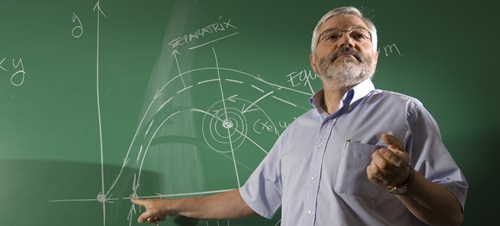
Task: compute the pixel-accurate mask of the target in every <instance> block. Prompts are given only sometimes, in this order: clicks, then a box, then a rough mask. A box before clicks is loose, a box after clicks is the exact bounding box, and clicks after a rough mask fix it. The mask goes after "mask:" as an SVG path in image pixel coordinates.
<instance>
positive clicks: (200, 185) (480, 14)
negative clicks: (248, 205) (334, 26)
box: [0, 0, 500, 226]
mask: <svg viewBox="0 0 500 226" xmlns="http://www.w3.org/2000/svg"><path fill="white" fill-rule="evenodd" d="M342 5H354V6H357V7H359V8H362V9H363V10H364V11H365V13H367V14H368V15H370V17H371V18H372V19H373V20H374V22H375V24H376V25H377V27H378V31H379V40H380V41H379V52H380V57H379V65H378V68H377V73H376V75H375V78H374V83H375V84H376V86H377V88H380V89H388V90H393V91H397V92H402V93H406V94H409V95H412V96H415V97H417V98H419V99H420V100H421V101H422V102H423V103H424V105H425V106H426V107H427V108H428V109H429V111H430V112H431V113H432V114H433V115H434V116H435V118H436V120H437V121H438V123H439V125H440V127H441V130H442V134H443V139H444V141H445V143H446V144H447V146H448V148H449V149H450V152H451V153H452V155H453V156H454V157H455V159H456V161H457V163H458V164H459V165H460V166H461V167H462V169H463V171H464V173H465V176H466V177H467V178H468V180H469V182H470V186H471V189H470V191H469V199H468V200H467V203H466V208H465V212H466V214H465V223H464V225H482V224H486V223H485V222H494V221H495V220H496V219H494V218H493V217H494V214H495V213H496V211H494V209H495V208H497V207H496V205H495V204H496V203H498V202H500V199H499V198H498V197H496V196H491V195H489V194H488V193H489V192H488V191H489V190H488V189H486V188H489V185H490V183H491V181H492V180H495V178H497V175H496V173H495V172H498V168H497V167H496V166H495V163H494V160H495V158H497V157H499V154H498V151H497V150H496V149H498V148H497V147H498V146H500V145H499V141H498V140H499V139H498V138H499V135H500V132H499V128H500V123H499V120H498V117H497V116H498V112H499V107H498V104H497V102H498V100H497V99H498V97H499V95H498V92H497V91H496V90H497V87H496V86H497V84H498V82H499V74H498V72H497V70H495V69H496V68H495V66H496V60H497V59H498V56H497V54H498V52H500V48H499V47H500V44H499V43H500V42H499V41H498V37H499V35H498V34H499V32H498V25H499V19H498V18H496V17H495V16H493V15H494V14H495V12H494V10H495V7H493V6H490V5H489V2H487V1H486V0H479V1H477V0H475V1H468V0H464V1H412V2H406V1H395V0H390V1H319V0H309V1H272V0H271V1H230V0H205V1H198V0H143V1H131V0H120V1H119V0H100V1H98V0H94V1H88V0H85V1H84V0H67V1H59V0H45V1H37V0H3V1H1V2H0V200H1V201H2V204H1V205H0V224H1V225H19V224H29V225H41V226H48V225H75V226H78V225H103V226H104V225H107V226H109V225H137V223H136V219H137V216H138V214H139V213H140V212H141V211H142V210H141V209H139V208H138V207H133V206H132V205H131V203H130V201H129V199H130V197H141V198H144V197H157V198H159V197H162V198H175V197H185V196H198V195H207V194H215V193H218V192H221V191H225V190H229V189H234V188H238V187H240V186H242V185H243V184H244V183H245V181H246V179H247V178H248V176H249V175H250V174H251V173H252V171H253V170H254V168H255V167H256V166H257V165H258V164H259V162H260V161H261V160H262V158H263V157H264V156H265V155H266V154H267V152H268V151H269V149H270V148H271V146H272V145H273V144H274V141H275V140H276V139H277V137H278V136H279V135H280V134H281V133H282V132H283V130H284V129H285V128H286V126H287V125H288V124H289V123H291V122H292V121H293V120H294V118H295V117H297V116H298V115H300V114H302V113H303V112H305V111H306V110H308V109H309V108H310V106H309V104H308V99H309V97H310V96H311V95H312V93H314V92H315V91H317V90H318V89H320V87H321V84H320V81H319V79H318V78H317V77H316V76H315V74H314V73H313V72H312V70H311V69H310V65H309V53H310V49H309V48H310V39H311V34H312V29H313V28H314V26H315V25H316V23H317V21H318V20H319V18H320V17H321V16H322V15H323V14H324V13H325V12H327V11H328V10H329V9H331V8H333V7H337V6H342ZM485 189H486V190H487V191H486V192H485V191H484V190H485ZM279 215H280V214H279V213H278V214H276V217H275V218H274V219H272V220H266V219H263V218H259V217H254V218H250V219H244V220H236V221H235V220H231V221H215V220H203V219H200V220H198V219H188V218H182V217H177V218H171V219H168V220H167V222H165V223H162V224H161V225H182V226H186V225H276V224H279V219H280V216H279ZM481 222H482V223H481Z"/></svg>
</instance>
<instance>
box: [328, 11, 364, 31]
mask: <svg viewBox="0 0 500 226" xmlns="http://www.w3.org/2000/svg"><path fill="white" fill-rule="evenodd" d="M354 27H362V28H365V29H368V27H367V26H366V23H365V22H364V21H363V20H362V19H361V18H359V17H357V16H354V15H337V16H334V17H331V18H329V19H328V20H326V21H325V23H323V24H322V25H321V26H320V28H319V30H320V32H322V31H324V30H326V29H330V28H338V29H351V28H354Z"/></svg>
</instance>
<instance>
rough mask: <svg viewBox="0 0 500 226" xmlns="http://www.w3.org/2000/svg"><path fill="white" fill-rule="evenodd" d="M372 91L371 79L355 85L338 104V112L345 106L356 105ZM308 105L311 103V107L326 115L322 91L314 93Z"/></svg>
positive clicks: (373, 86) (373, 87)
mask: <svg viewBox="0 0 500 226" xmlns="http://www.w3.org/2000/svg"><path fill="white" fill-rule="evenodd" d="M374 89H375V85H373V82H372V80H371V79H366V80H364V81H363V82H361V83H359V84H357V85H356V86H354V87H352V88H351V89H350V90H348V91H347V92H346V93H345V94H344V96H343V97H342V100H341V101H340V104H339V110H341V109H343V108H344V106H345V105H347V106H352V105H353V104H354V103H357V102H358V101H359V100H361V99H363V97H365V96H367V95H368V94H370V93H371V92H372V91H373V90H374ZM309 103H311V105H313V106H314V107H315V108H316V110H317V111H318V112H319V113H320V114H322V115H328V113H327V112H326V111H325V110H324V109H323V107H322V106H323V105H324V103H325V97H324V90H323V89H322V90H320V91H318V92H317V93H315V94H314V95H313V96H312V97H311V98H310V99H309ZM347 106H345V107H347ZM337 112H338V111H337ZM334 114H335V113H334Z"/></svg>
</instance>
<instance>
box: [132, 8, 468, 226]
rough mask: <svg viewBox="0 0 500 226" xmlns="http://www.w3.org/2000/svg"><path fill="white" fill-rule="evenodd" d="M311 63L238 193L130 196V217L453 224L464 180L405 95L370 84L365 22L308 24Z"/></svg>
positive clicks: (337, 15)
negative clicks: (292, 107)
mask: <svg viewBox="0 0 500 226" xmlns="http://www.w3.org/2000/svg"><path fill="white" fill-rule="evenodd" d="M311 48H312V53H311V55H310V61H311V66H312V68H313V70H314V71H315V72H316V74H318V75H319V76H320V78H321V81H322V84H323V89H322V90H320V91H319V92H317V93H316V94H314V96H312V97H311V99H310V103H311V104H312V106H313V108H312V109H311V110H309V111H308V112H306V113H305V114H303V115H302V116H300V117H299V118H297V119H296V120H295V121H294V122H293V123H292V124H291V125H290V126H288V127H287V129H286V130H285V131H284V132H283V134H282V135H281V136H280V137H279V139H278V141H277V142H276V143H275V145H274V146H273V148H272V150H271V151H270V152H269V154H268V155H267V156H266V157H265V158H264V160H263V161H262V163H261V164H260V165H259V166H258V168H257V169H256V170H255V171H254V172H253V174H252V175H251V176H250V178H249V179H248V181H247V182H246V183H245V185H244V186H243V187H241V188H240V189H235V190H232V191H228V192H225V193H220V194H216V195H212V196H206V197H192V198H180V199H147V200H132V202H133V203H134V204H138V205H141V206H143V207H145V209H146V211H145V212H144V213H142V214H141V215H140V216H139V219H138V221H139V222H141V223H142V222H144V221H146V220H147V221H149V222H150V223H157V222H158V221H163V220H165V218H166V217H167V216H177V215H182V216H187V217H191V218H203V219H236V218H244V217H247V216H252V215H260V216H263V217H266V218H272V216H273V215H274V213H275V212H276V210H277V209H278V208H279V207H281V208H282V219H281V224H282V225H293V226H295V225H301V226H302V225H320V226H323V225H328V226H331V225H356V226H358V225H385V226H387V225H397V226H402V225H460V224H461V223H462V221H463V210H464V204H465V198H466V195H467V188H468V184H467V181H466V180H465V178H464V176H463V174H462V172H461V170H460V169H459V167H458V166H457V164H456V163H455V161H454V160H453V158H452V156H451V155H450V153H449V152H448V150H447V149H446V147H445V145H444V144H443V142H442V140H441V135H440V131H439V128H438V126H437V124H436V122H435V121H434V119H433V117H432V116H431V115H430V114H429V112H428V111H427V110H426V109H425V108H424V107H423V106H422V104H421V103H420V102H419V101H418V100H417V99H415V98H413V97H409V96H406V95H403V94H398V93H394V92H389V91H385V90H378V89H375V87H374V85H373V83H372V81H371V78H372V77H373V74H374V73H375V68H376V64H377V60H378V52H377V31H376V28H375V25H374V24H373V22H372V21H371V20H370V19H368V18H365V17H364V16H363V15H362V14H361V12H360V11H359V10H358V9H356V8H353V7H341V8H336V9H333V10H331V11H329V12H328V13H327V14H325V15H324V16H323V17H322V18H321V20H320V21H319V23H318V25H317V26H316V28H315V29H314V32H313V38H312V43H311Z"/></svg>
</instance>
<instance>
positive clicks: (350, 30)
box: [316, 27, 372, 46]
mask: <svg viewBox="0 0 500 226" xmlns="http://www.w3.org/2000/svg"><path fill="white" fill-rule="evenodd" d="M356 29H362V30H365V31H367V32H368V34H369V35H370V37H368V38H369V39H370V42H372V33H371V32H370V30H368V29H366V28H364V27H353V28H351V29H339V28H329V29H326V30H324V31H323V32H321V34H319V36H318V41H317V42H316V46H318V45H319V42H320V41H322V38H323V34H325V32H328V31H332V30H339V31H341V32H342V33H341V34H342V35H341V36H340V37H339V39H340V38H342V36H343V35H344V32H346V33H347V35H349V37H350V38H352V39H354V38H353V37H352V36H351V32H352V30H356ZM354 40H355V39H354Z"/></svg>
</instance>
